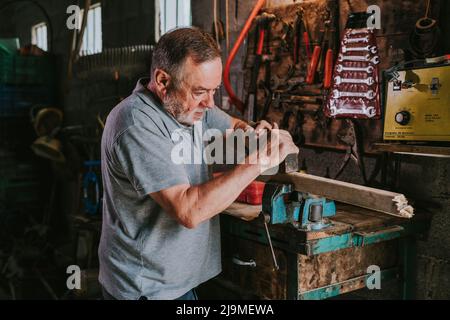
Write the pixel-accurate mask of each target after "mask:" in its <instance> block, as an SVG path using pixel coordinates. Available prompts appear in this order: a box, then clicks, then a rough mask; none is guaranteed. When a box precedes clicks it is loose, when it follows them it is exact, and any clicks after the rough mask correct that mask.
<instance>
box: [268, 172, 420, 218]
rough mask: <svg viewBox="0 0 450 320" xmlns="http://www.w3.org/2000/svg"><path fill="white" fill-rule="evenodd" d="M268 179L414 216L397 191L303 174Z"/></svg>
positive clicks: (381, 210) (389, 212) (306, 190)
mask: <svg viewBox="0 0 450 320" xmlns="http://www.w3.org/2000/svg"><path fill="white" fill-rule="evenodd" d="M270 180H271V181H274V182H281V183H291V184H293V185H294V186H295V189H296V190H297V191H299V192H307V193H310V194H313V195H318V196H321V197H325V198H327V199H330V200H335V201H339V202H344V203H348V204H351V205H354V206H358V207H362V208H366V209H370V210H374V211H378V212H382V213H386V214H390V215H394V216H398V217H402V218H412V217H413V216H414V215H413V212H414V209H413V208H412V207H411V206H408V203H407V200H406V198H405V197H404V196H403V195H402V194H399V193H394V192H390V191H385V190H380V189H374V188H369V187H364V186H360V185H356V184H352V183H347V182H342V181H336V180H332V179H326V178H322V177H317V176H312V175H308V174H303V173H290V174H279V175H276V176H273V177H271V178H270ZM396 199H401V201H400V202H401V207H400V208H398V207H397V204H396V201H395V200H396ZM405 201H406V203H405Z"/></svg>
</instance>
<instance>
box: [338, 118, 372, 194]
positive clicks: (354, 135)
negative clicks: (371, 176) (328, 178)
mask: <svg viewBox="0 0 450 320" xmlns="http://www.w3.org/2000/svg"><path fill="white" fill-rule="evenodd" d="M345 121H346V122H347V123H348V124H349V128H348V130H347V132H346V133H345V135H342V136H341V135H338V138H339V140H341V141H342V142H343V143H344V144H345V145H347V152H346V155H345V157H344V161H343V162H342V165H341V166H340V168H339V170H338V172H337V173H336V175H335V176H334V179H335V180H336V179H338V178H339V177H340V176H341V174H342V173H343V172H344V170H345V168H346V167H347V165H348V163H349V162H350V160H353V161H355V163H356V165H357V166H358V168H359V170H360V173H361V177H362V179H363V181H364V184H365V185H367V177H366V172H365V169H364V160H363V156H362V152H361V151H360V150H361V149H362V143H361V141H360V139H358V131H357V130H356V128H355V127H356V124H355V122H353V121H352V120H345Z"/></svg>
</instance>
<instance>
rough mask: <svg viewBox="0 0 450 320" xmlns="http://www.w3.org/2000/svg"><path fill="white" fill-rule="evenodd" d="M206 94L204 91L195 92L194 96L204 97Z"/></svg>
mask: <svg viewBox="0 0 450 320" xmlns="http://www.w3.org/2000/svg"><path fill="white" fill-rule="evenodd" d="M204 94H205V92H204V91H195V92H194V95H196V96H201V95H204Z"/></svg>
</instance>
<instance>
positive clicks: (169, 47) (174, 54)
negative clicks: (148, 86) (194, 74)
mask: <svg viewBox="0 0 450 320" xmlns="http://www.w3.org/2000/svg"><path fill="white" fill-rule="evenodd" d="M188 57H191V58H192V59H193V61H194V62H195V63H196V64H201V63H204V62H208V61H211V60H214V59H216V58H220V57H221V51H220V49H219V46H218V45H217V43H216V41H215V40H214V38H213V37H212V35H211V34H209V33H207V32H206V31H203V30H201V29H199V28H196V27H191V28H179V29H175V30H173V31H170V32H168V33H166V34H164V35H163V36H162V37H161V39H160V40H159V42H158V43H157V45H156V46H155V48H154V51H153V58H152V67H151V76H153V75H154V73H155V70H156V69H161V70H163V71H165V72H167V73H168V74H169V75H170V76H171V77H172V79H173V83H174V86H175V87H179V80H181V74H180V73H181V70H182V67H183V65H184V62H185V61H186V59H187V58H188Z"/></svg>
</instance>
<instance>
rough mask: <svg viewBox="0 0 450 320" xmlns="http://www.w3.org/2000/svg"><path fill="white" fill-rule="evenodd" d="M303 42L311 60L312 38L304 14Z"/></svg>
mask: <svg viewBox="0 0 450 320" xmlns="http://www.w3.org/2000/svg"><path fill="white" fill-rule="evenodd" d="M302 21H303V30H304V31H303V43H304V45H305V50H306V56H307V57H308V61H311V58H312V55H311V40H310V36H309V29H308V22H307V21H306V16H305V15H304V14H303V18H302Z"/></svg>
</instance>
